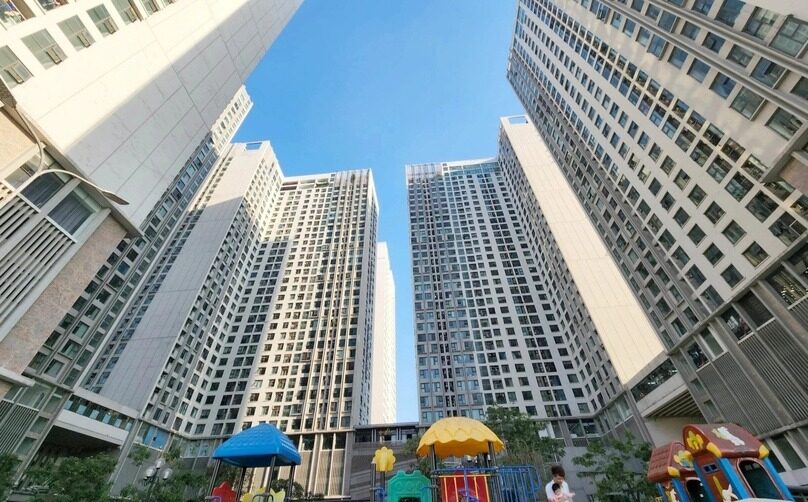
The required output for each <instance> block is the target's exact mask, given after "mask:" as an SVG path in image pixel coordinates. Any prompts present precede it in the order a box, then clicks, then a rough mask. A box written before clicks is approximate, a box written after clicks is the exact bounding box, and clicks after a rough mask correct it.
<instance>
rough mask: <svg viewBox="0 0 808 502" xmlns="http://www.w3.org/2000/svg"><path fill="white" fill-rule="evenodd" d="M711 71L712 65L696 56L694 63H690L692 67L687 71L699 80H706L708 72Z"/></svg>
mask: <svg viewBox="0 0 808 502" xmlns="http://www.w3.org/2000/svg"><path fill="white" fill-rule="evenodd" d="M709 71H710V65H708V64H707V63H705V62H704V61H702V60H700V59H698V58H694V59H693V63H691V65H690V69H689V70H688V71H687V74H688V75H690V76H691V77H693V78H694V79H696V80H698V81H699V82H704V77H706V76H707V72H709Z"/></svg>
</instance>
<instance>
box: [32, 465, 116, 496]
mask: <svg viewBox="0 0 808 502" xmlns="http://www.w3.org/2000/svg"><path fill="white" fill-rule="evenodd" d="M115 463H116V460H115V458H114V457H112V456H110V455H106V454H100V455H95V456H92V457H66V458H63V459H61V460H60V461H59V462H58V463H57V464H56V465H52V466H48V467H33V468H31V469H29V470H28V472H27V474H28V478H29V479H30V480H31V481H32V482H33V484H35V485H38V486H42V487H44V489H43V490H42V491H40V492H39V493H37V494H36V495H34V496H33V497H32V498H31V499H30V500H31V501H32V502H46V501H47V502H60V501H64V502H73V501H76V500H81V501H85V502H107V501H108V500H109V490H110V487H111V484H110V482H109V477H110V475H111V474H112V471H113V470H114V469H115Z"/></svg>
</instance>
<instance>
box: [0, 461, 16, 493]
mask: <svg viewBox="0 0 808 502" xmlns="http://www.w3.org/2000/svg"><path fill="white" fill-rule="evenodd" d="M16 470H17V457H15V456H14V455H12V454H10V453H4V454H2V455H0V500H5V499H6V495H8V492H9V490H10V489H11V486H12V483H13V481H14V473H15V472H16Z"/></svg>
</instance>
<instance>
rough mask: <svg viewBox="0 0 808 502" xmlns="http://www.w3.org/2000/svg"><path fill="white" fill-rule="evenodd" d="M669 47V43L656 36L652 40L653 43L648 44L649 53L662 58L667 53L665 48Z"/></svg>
mask: <svg viewBox="0 0 808 502" xmlns="http://www.w3.org/2000/svg"><path fill="white" fill-rule="evenodd" d="M667 45H668V42H667V41H666V40H665V39H664V38H662V37H658V36H656V35H654V36H653V37H652V38H651V43H650V44H648V52H650V53H651V54H653V55H654V56H656V57H658V58H660V57H662V53H663V52H665V47H666V46H667Z"/></svg>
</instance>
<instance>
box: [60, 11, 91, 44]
mask: <svg viewBox="0 0 808 502" xmlns="http://www.w3.org/2000/svg"><path fill="white" fill-rule="evenodd" d="M59 28H61V30H62V32H63V33H64V34H65V36H66V37H67V39H68V40H70V43H71V44H73V47H74V48H75V49H76V50H77V51H80V50H82V49H84V48H86V47H89V46H91V45H93V42H95V40H94V39H93V37H92V35H90V32H88V31H87V28H85V27H84V24H83V23H82V22H81V20H80V19H79V16H73V17H69V18H67V19H65V20H64V21H60V22H59Z"/></svg>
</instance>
